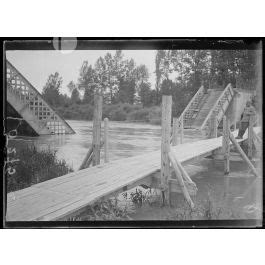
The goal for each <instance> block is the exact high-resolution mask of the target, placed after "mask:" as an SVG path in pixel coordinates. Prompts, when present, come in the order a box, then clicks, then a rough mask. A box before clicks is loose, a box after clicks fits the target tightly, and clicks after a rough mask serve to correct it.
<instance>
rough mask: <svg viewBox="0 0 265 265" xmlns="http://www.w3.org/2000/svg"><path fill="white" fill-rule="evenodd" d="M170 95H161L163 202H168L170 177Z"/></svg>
mask: <svg viewBox="0 0 265 265" xmlns="http://www.w3.org/2000/svg"><path fill="white" fill-rule="evenodd" d="M171 112H172V97H171V96H163V97H162V140H161V190H162V200H163V204H165V203H166V204H168V203H169V187H168V179H169V177H170V163H169V157H168V152H169V151H170V133H171Z"/></svg>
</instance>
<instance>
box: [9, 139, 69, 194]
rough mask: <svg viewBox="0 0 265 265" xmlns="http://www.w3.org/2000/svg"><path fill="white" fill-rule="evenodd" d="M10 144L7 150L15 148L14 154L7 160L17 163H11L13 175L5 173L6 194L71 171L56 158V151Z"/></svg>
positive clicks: (63, 161)
mask: <svg viewBox="0 0 265 265" xmlns="http://www.w3.org/2000/svg"><path fill="white" fill-rule="evenodd" d="M10 142H11V143H9V148H11V147H12V148H15V150H16V152H15V153H14V152H13V153H12V154H9V155H8V158H9V159H19V161H17V162H15V163H12V168H13V169H14V170H15V173H14V174H9V173H8V172H7V192H11V191H16V190H20V189H24V188H27V187H29V186H31V185H33V184H37V183H39V182H43V181H46V180H49V179H53V178H56V177H59V176H62V175H65V174H67V173H69V172H72V171H73V169H72V168H71V167H70V166H68V165H67V164H66V162H65V160H59V159H58V158H57V157H56V151H52V150H50V149H47V150H38V149H37V148H36V146H34V145H28V144H17V143H16V144H15V143H12V141H10Z"/></svg>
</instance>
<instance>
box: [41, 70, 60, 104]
mask: <svg viewBox="0 0 265 265" xmlns="http://www.w3.org/2000/svg"><path fill="white" fill-rule="evenodd" d="M62 82H63V79H62V77H60V75H59V73H58V72H55V73H54V74H50V75H49V77H48V80H47V82H46V84H45V86H44V87H43V92H42V95H43V97H44V99H45V100H46V101H47V102H48V103H49V104H50V105H52V106H55V107H56V106H59V105H60V103H61V100H60V91H59V88H60V87H61V85H62Z"/></svg>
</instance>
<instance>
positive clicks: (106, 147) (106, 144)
mask: <svg viewBox="0 0 265 265" xmlns="http://www.w3.org/2000/svg"><path fill="white" fill-rule="evenodd" d="M104 162H105V163H108V162H109V119H108V118H105V119H104Z"/></svg>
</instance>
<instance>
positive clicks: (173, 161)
mask: <svg viewBox="0 0 265 265" xmlns="http://www.w3.org/2000/svg"><path fill="white" fill-rule="evenodd" d="M168 157H169V159H170V162H171V164H172V166H173V168H174V170H175V173H176V177H177V180H178V183H179V185H180V188H181V190H182V192H183V195H184V197H185V199H186V200H187V202H188V204H189V205H190V207H191V208H192V209H193V208H194V203H193V201H192V199H191V198H190V194H189V192H188V190H187V188H186V186H185V184H184V181H183V178H182V175H181V172H180V170H179V168H178V165H177V163H176V158H175V156H174V154H173V153H172V152H169V153H168Z"/></svg>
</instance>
